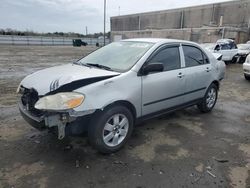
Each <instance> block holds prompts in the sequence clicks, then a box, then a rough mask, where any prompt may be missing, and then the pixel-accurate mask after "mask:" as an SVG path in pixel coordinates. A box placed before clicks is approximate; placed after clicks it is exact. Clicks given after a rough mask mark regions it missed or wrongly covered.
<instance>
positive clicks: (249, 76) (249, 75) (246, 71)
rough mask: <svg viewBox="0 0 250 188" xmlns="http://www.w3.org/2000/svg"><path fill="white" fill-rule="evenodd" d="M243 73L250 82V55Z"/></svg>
mask: <svg viewBox="0 0 250 188" xmlns="http://www.w3.org/2000/svg"><path fill="white" fill-rule="evenodd" d="M243 71H244V76H245V79H246V80H250V54H249V55H248V56H247V58H246V61H245V63H243Z"/></svg>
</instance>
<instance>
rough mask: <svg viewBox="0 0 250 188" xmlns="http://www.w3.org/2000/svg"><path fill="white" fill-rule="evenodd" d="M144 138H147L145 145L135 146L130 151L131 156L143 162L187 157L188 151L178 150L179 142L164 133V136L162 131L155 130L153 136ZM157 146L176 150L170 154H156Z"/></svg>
mask: <svg viewBox="0 0 250 188" xmlns="http://www.w3.org/2000/svg"><path fill="white" fill-rule="evenodd" d="M146 136H147V137H148V138H147V141H146V143H143V144H142V145H139V146H136V147H135V148H133V149H132V150H131V151H130V153H131V155H132V156H135V157H138V158H140V159H142V160H144V161H145V162H149V161H152V160H154V159H155V158H157V159H160V160H164V159H167V158H169V159H172V160H176V159H179V158H182V157H187V156H188V151H187V150H186V149H183V148H178V146H179V145H181V142H180V141H179V140H177V139H176V138H173V137H171V136H170V135H167V134H166V133H165V134H164V130H162V129H158V130H155V131H154V132H153V134H151V135H150V136H149V135H146ZM159 146H162V147H174V148H176V149H177V151H176V152H175V153H171V154H166V153H162V154H159V153H158V154H157V152H156V148H157V147H159ZM156 155H157V156H156Z"/></svg>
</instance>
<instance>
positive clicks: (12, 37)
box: [11, 35, 14, 45]
mask: <svg viewBox="0 0 250 188" xmlns="http://www.w3.org/2000/svg"><path fill="white" fill-rule="evenodd" d="M11 39H12V45H14V36H13V35H11Z"/></svg>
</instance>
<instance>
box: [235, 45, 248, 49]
mask: <svg viewBox="0 0 250 188" xmlns="http://www.w3.org/2000/svg"><path fill="white" fill-rule="evenodd" d="M237 46H238V49H239V50H250V45H249V44H238V45H237Z"/></svg>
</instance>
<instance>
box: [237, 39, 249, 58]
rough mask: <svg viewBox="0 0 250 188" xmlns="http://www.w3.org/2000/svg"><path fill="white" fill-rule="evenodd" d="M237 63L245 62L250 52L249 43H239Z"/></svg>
mask: <svg viewBox="0 0 250 188" xmlns="http://www.w3.org/2000/svg"><path fill="white" fill-rule="evenodd" d="M237 47H238V54H237V63H244V62H245V60H246V57H247V56H248V54H250V43H249V44H238V45H237Z"/></svg>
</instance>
